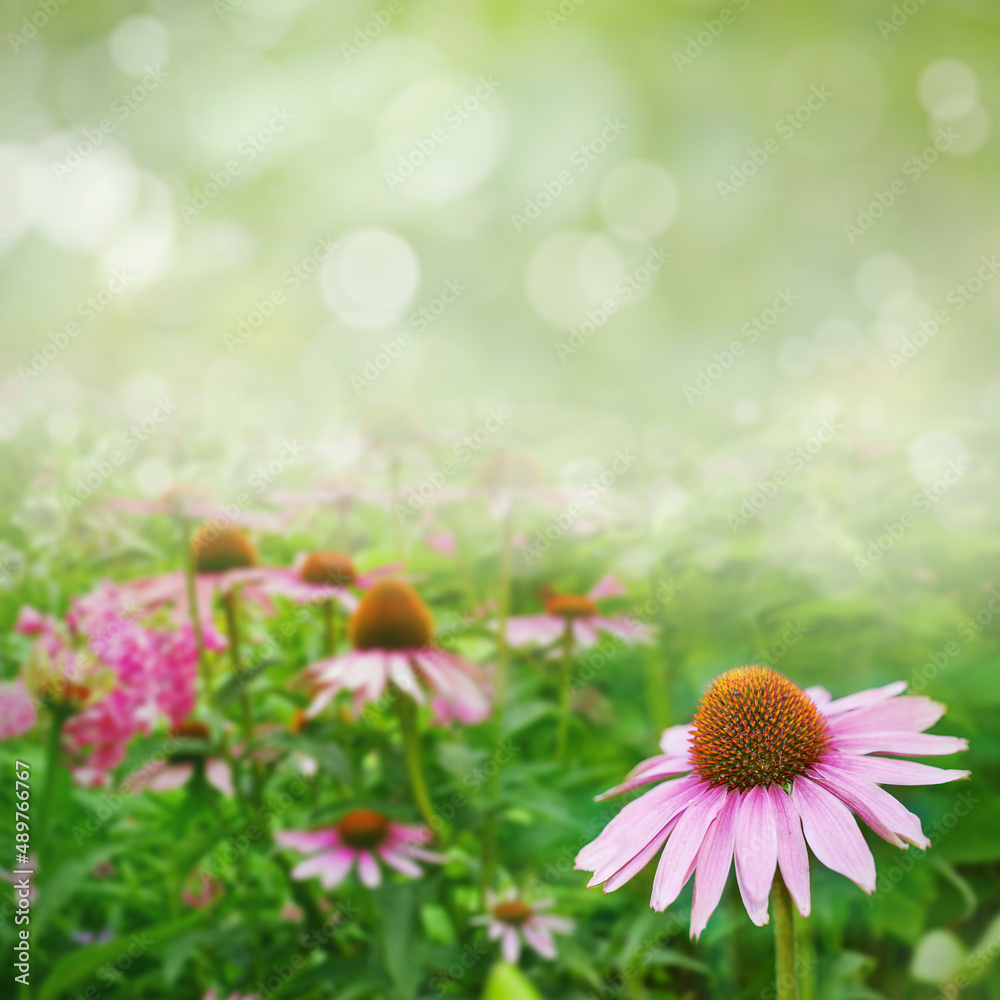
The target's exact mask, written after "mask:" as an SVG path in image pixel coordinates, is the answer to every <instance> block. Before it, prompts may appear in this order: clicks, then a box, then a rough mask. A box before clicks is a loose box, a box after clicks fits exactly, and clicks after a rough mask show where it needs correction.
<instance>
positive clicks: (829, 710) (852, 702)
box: [821, 681, 906, 716]
mask: <svg viewBox="0 0 1000 1000" xmlns="http://www.w3.org/2000/svg"><path fill="white" fill-rule="evenodd" d="M905 690H906V681H893V682H892V683H891V684H886V685H885V686H884V687H880V688H870V689H869V690H867V691H858V692H857V693H856V694H849V695H848V696H847V697H846V698H837V699H836V701H831V702H828V703H827V704H825V705H822V706H821V708H822V711H823V714H824V715H827V716H833V715H840V714H841V712H849V711H851V709H854V708H865V707H867V706H869V705H877V704H878V703H879V702H882V701H886V700H888V699H889V698H894V697H895V696H896V695H898V694H900V693H901V692H903V691H905Z"/></svg>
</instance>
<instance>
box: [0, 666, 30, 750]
mask: <svg viewBox="0 0 1000 1000" xmlns="http://www.w3.org/2000/svg"><path fill="white" fill-rule="evenodd" d="M37 721H38V707H37V705H36V704H35V699H34V698H32V697H31V695H30V694H28V689H27V688H26V687H25V685H24V681H23V680H22V679H21V678H20V677H17V678H15V679H14V680H12V681H5V682H4V683H2V684H0V740H9V739H12V738H13V737H15V736H20V735H21V734H22V733H26V732H28V730H29V729H34V727H35V723H36V722H37Z"/></svg>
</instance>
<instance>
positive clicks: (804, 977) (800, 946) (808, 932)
mask: <svg viewBox="0 0 1000 1000" xmlns="http://www.w3.org/2000/svg"><path fill="white" fill-rule="evenodd" d="M792 915H793V917H794V918H795V960H796V962H797V963H798V969H799V972H800V976H799V1000H816V938H815V935H814V934H813V925H812V922H811V921H810V920H809V918H808V917H803V916H802V915H801V914H800V913H799V912H798V910H795V911H794V912H793V914H792Z"/></svg>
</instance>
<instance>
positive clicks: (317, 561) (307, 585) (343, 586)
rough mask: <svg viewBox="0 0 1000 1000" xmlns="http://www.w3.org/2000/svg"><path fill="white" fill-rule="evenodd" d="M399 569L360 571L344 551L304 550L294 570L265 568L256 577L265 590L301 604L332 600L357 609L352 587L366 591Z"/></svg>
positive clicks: (351, 608)
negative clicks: (383, 577) (377, 581)
mask: <svg viewBox="0 0 1000 1000" xmlns="http://www.w3.org/2000/svg"><path fill="white" fill-rule="evenodd" d="M398 569H399V566H398V565H392V566H379V567H377V568H375V569H372V570H369V571H368V572H366V573H359V572H358V569H357V567H356V566H355V565H354V560H353V559H351V557H350V556H349V555H347V554H346V553H344V552H332V551H319V552H303V553H302V554H301V555H300V556H299V557H298V558H297V559H296V560H295V564H294V565H293V566H292V567H291V568H290V569H282V568H273V569H271V568H262V569H260V570H259V571H257V573H255V574H254V578H253V579H254V582H255V584H257V585H258V586H259V587H260V589H261V590H262V591H264V593H267V594H280V595H281V596H282V597H287V598H288V599H289V600H292V601H295V602H296V603H298V604H313V603H319V602H321V601H325V600H330V599H332V600H335V601H337V602H338V603H339V604H340V605H341V606H342V607H344V608H346V609H347V610H348V611H354V609H355V608H356V607H357V606H358V599H357V598H356V597H355V596H354V594H352V593H351V592H350V590H349V589H348V588H349V587H357V588H358V589H360V590H366V589H367V588H368V587H370V586H371V585H372V584H373V583H375V581H376V580H378V579H380V578H381V577H382V576H384V575H385V574H387V573H394V572H396V570H398Z"/></svg>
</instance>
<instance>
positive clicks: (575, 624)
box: [507, 574, 654, 649]
mask: <svg viewBox="0 0 1000 1000" xmlns="http://www.w3.org/2000/svg"><path fill="white" fill-rule="evenodd" d="M624 594H625V588H624V587H623V586H622V584H621V582H620V581H619V580H618V579H617V577H615V576H613V575H611V574H609V575H607V576H605V577H603V578H602V579H600V580H598V582H597V583H596V584H595V585H594V586H593V587H592V588H591V591H590V593H589V594H587V595H586V596H583V595H578V594H555V593H552V594H550V595H549V596H548V597H547V598H546V600H545V611H544V613H543V614H539V615H513V616H511V617H510V618H509V619H508V620H507V643H508V644H509V645H510V646H513V647H515V648H519V647H523V646H531V645H542V646H548V645H551V644H552V643H554V642H557V641H558V640H559V639H560V638H561V637H562V636H563V635H564V634H565V632H566V630H567V629H569V630H570V632H571V633H572V636H573V641H574V643H575V644H576V647H577V648H578V649H589V648H590V647H591V646H596V645H597V643H598V642H600V633H601V632H610V633H611V634H612V635H615V636H617V637H618V638H619V639H622V640H623V641H625V642H632V643H648V642H650V641H651V640H652V637H653V632H654V628H653V626H652V625H648V624H646V623H644V622H640V621H637V620H636V619H635V618H634V617H629V616H628V615H615V616H610V615H602V614H601V613H600V610H599V609H598V607H597V601H599V600H600V599H601V598H605V597H621V596H623V595H624Z"/></svg>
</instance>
